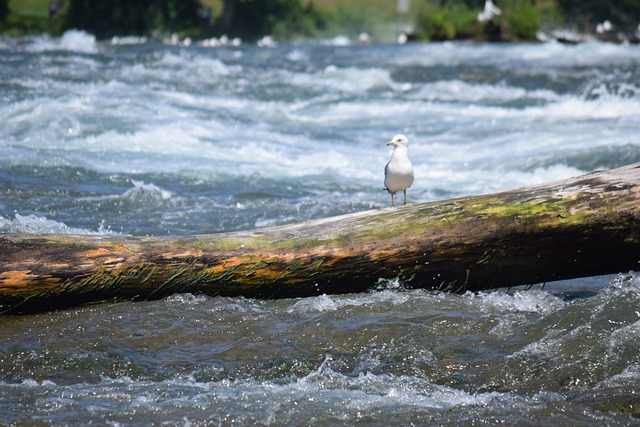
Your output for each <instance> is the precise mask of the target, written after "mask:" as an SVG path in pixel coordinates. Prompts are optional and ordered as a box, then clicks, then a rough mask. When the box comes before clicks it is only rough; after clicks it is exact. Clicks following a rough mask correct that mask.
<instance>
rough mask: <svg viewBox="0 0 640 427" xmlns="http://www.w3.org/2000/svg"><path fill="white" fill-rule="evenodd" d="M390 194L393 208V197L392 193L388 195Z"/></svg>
mask: <svg viewBox="0 0 640 427" xmlns="http://www.w3.org/2000/svg"><path fill="white" fill-rule="evenodd" d="M390 194H391V207H394V206H395V204H393V196H394V194H393V193H390Z"/></svg>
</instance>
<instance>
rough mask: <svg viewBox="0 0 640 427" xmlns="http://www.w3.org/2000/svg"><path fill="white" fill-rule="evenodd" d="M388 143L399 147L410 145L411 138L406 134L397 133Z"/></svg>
mask: <svg viewBox="0 0 640 427" xmlns="http://www.w3.org/2000/svg"><path fill="white" fill-rule="evenodd" d="M387 145H393V146H394V147H398V146H403V147H408V146H409V140H408V139H407V137H406V136H404V135H396V136H394V137H393V139H392V140H391V141H389V142H387Z"/></svg>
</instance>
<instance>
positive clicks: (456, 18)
mask: <svg viewBox="0 0 640 427" xmlns="http://www.w3.org/2000/svg"><path fill="white" fill-rule="evenodd" d="M473 3H477V2H473V1H470V2H465V1H456V0H446V1H444V2H442V1H433V0H427V1H425V2H424V3H423V4H422V7H421V8H420V9H419V11H418V18H417V27H418V28H419V30H418V31H419V34H418V36H419V37H420V38H422V39H427V40H455V39H464V38H470V37H471V38H473V37H477V36H479V35H480V34H481V33H482V25H481V24H480V23H478V22H477V20H476V17H477V15H478V11H479V8H478V7H474V4H473Z"/></svg>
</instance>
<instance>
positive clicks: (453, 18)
mask: <svg viewBox="0 0 640 427" xmlns="http://www.w3.org/2000/svg"><path fill="white" fill-rule="evenodd" d="M56 1H58V2H60V3H62V4H63V9H62V10H60V11H58V12H57V13H55V14H53V15H52V16H49V5H50V0H0V31H1V32H3V33H5V34H12V35H21V34H27V33H41V32H48V33H50V34H53V35H60V34H61V33H62V32H63V31H65V30H66V29H69V28H78V29H83V30H85V31H88V32H91V33H93V34H95V35H96V36H97V37H99V38H104V37H110V36H112V35H128V34H131V35H165V34H167V33H172V32H177V33H179V34H180V35H182V36H187V35H188V36H192V37H196V38H198V37H210V36H212V35H222V34H227V35H229V36H234V37H235V36H238V37H241V38H243V39H245V40H253V39H256V38H259V37H262V36H264V35H272V36H274V37H275V38H277V39H290V38H295V37H319V36H331V35H338V34H348V35H357V34H359V33H361V32H367V33H369V34H377V35H380V36H381V37H378V38H377V39H380V38H383V39H384V37H385V36H386V39H387V40H388V39H389V36H392V37H395V35H397V33H398V32H400V31H406V29H405V28H406V27H407V24H409V21H410V20H412V21H413V22H414V24H415V26H414V28H415V33H416V34H415V35H416V36H417V37H418V38H420V39H426V40H452V39H469V38H470V39H475V40H532V39H534V37H535V34H536V32H537V31H538V30H539V29H545V30H553V29H556V28H562V27H567V26H570V27H573V28H575V29H578V30H583V31H587V32H588V31H593V30H594V28H595V26H596V24H598V23H600V22H603V21H604V20H609V21H611V22H612V23H613V25H614V26H615V27H616V29H618V30H620V31H624V32H627V33H633V32H634V31H635V29H636V27H637V25H638V22H640V0H614V1H601V0H494V3H495V4H496V6H498V7H499V8H501V9H502V11H503V13H502V15H500V16H497V17H495V18H494V19H493V20H492V21H491V22H478V21H477V15H478V13H479V12H480V11H481V10H482V9H483V7H484V0H412V3H411V11H410V13H409V14H408V15H398V14H397V13H396V10H395V6H396V2H395V1H394V0H350V1H347V0H56ZM203 5H204V6H206V7H208V10H210V11H212V12H213V13H212V14H209V15H208V14H206V13H205V14H202V13H201V12H203V10H204V9H203V8H202V6H203ZM227 8H229V9H227ZM225 11H227V12H229V11H230V12H232V13H226V14H225ZM403 27H404V28H403ZM378 30H379V31H378ZM394 34H395V35H394ZM383 35H384V36H383Z"/></svg>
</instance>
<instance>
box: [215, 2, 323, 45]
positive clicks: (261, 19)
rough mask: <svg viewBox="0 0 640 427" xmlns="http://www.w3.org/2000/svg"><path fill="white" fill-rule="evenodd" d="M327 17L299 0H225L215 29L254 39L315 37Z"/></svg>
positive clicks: (221, 32)
mask: <svg viewBox="0 0 640 427" xmlns="http://www.w3.org/2000/svg"><path fill="white" fill-rule="evenodd" d="M323 26H324V17H323V15H322V14H321V13H320V12H318V11H317V10H316V9H315V7H314V6H313V3H308V4H307V5H303V4H302V3H301V2H300V0H225V2H224V9H223V12H222V14H221V16H220V18H219V19H218V21H217V22H216V32H217V33H219V34H223V33H224V34H227V35H229V36H232V37H240V38H243V39H248V40H255V39H257V38H259V37H262V36H265V35H271V36H274V37H275V38H282V39H284V38H289V37H292V36H313V35H315V34H317V32H318V31H319V30H320V29H321V28H323Z"/></svg>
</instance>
